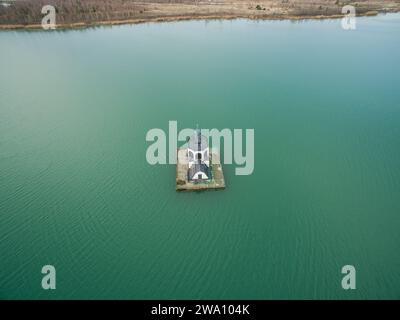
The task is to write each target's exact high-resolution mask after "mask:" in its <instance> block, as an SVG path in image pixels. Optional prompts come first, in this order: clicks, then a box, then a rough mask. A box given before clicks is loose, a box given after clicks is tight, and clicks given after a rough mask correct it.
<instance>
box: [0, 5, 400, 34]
mask: <svg viewBox="0 0 400 320" xmlns="http://www.w3.org/2000/svg"><path fill="white" fill-rule="evenodd" d="M49 4H50V5H52V6H54V7H55V9H56V24H57V27H58V28H74V27H87V26H96V25H113V24H125V23H142V22H150V21H176V20H190V19H234V18H248V19H308V18H313V19H323V18H339V17H342V8H343V7H344V6H345V5H353V6H354V7H355V8H356V14H357V15H360V16H361V15H376V14H378V13H385V12H399V11H400V0H360V1H340V0H258V1H246V0H210V1H208V0H200V1H196V0H141V1H136V0H85V1H83V0H0V29H18V28H26V29H29V28H41V21H42V18H43V16H44V15H43V14H42V13H41V10H42V7H43V6H45V5H49Z"/></svg>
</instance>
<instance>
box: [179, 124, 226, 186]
mask: <svg viewBox="0 0 400 320" xmlns="http://www.w3.org/2000/svg"><path fill="white" fill-rule="evenodd" d="M224 188H225V180H224V175H223V173H222V166H221V163H220V159H219V155H218V153H217V152H216V151H211V149H210V148H209V145H208V138H207V137H206V136H204V135H202V134H201V129H196V130H194V132H193V135H192V136H191V137H190V138H189V140H188V142H187V144H185V145H184V146H182V147H180V148H178V150H177V162H176V190H177V191H198V190H207V189H214V190H217V189H224Z"/></svg>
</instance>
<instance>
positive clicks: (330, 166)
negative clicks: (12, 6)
mask: <svg viewBox="0 0 400 320" xmlns="http://www.w3.org/2000/svg"><path fill="white" fill-rule="evenodd" d="M399 35H400V15H399V14H391V15H386V16H378V17H368V18H358V19H357V29H356V30H352V31H346V30H343V29H342V28H341V24H340V20H324V21H305V22H291V21H257V22H256V21H248V20H234V21H208V22H205V21H191V22H176V23H159V24H153V23H150V24H142V25H134V26H129V25H126V26H117V27H101V28H93V29H84V30H68V31H51V32H48V31H30V32H27V31H2V32H0V298H2V299H17V298H23V299H92V298H99V299H153V298H154V299H382V298H387V299H399V298H400V250H399V248H400V200H399V199H400V198H399V194H400V102H399V101H400V90H399V75H400V64H399V57H400V41H399ZM170 120H176V121H177V122H178V126H179V129H183V128H187V127H195V126H196V124H199V125H200V127H202V128H217V129H220V130H221V129H223V128H230V129H234V128H239V129H246V128H253V129H254V130H255V169H254V172H253V174H252V175H249V176H237V175H235V167H236V166H235V165H225V166H224V167H223V169H224V174H225V180H226V184H227V188H226V190H224V191H217V192H202V193H177V192H175V166H174V165H158V166H151V165H149V164H148V163H147V162H146V150H147V147H148V146H149V143H148V142H146V140H145V137H146V133H147V132H148V130H150V129H152V128H161V129H163V130H165V131H167V129H168V121H170ZM47 264H50V265H54V266H55V268H56V270H57V289H56V290H54V291H52V290H50V291H45V290H43V289H42V287H41V280H42V277H43V275H42V274H41V269H42V266H44V265H47ZM344 265H354V266H355V268H356V271H357V278H356V279H357V282H356V283H357V289H356V290H347V291H346V290H343V289H342V287H341V280H342V277H343V275H342V274H341V268H342V267H343V266H344Z"/></svg>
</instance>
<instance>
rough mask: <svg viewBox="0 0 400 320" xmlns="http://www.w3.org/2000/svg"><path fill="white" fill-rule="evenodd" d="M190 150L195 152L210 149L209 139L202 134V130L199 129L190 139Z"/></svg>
mask: <svg viewBox="0 0 400 320" xmlns="http://www.w3.org/2000/svg"><path fill="white" fill-rule="evenodd" d="M188 148H189V149H192V150H193V151H203V150H204V149H206V148H208V139H207V138H206V137H205V136H204V135H202V134H201V130H200V129H197V130H196V131H195V132H194V134H193V135H192V136H191V137H190V139H189V143H188Z"/></svg>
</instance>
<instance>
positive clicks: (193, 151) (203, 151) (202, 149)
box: [187, 129, 211, 182]
mask: <svg viewBox="0 0 400 320" xmlns="http://www.w3.org/2000/svg"><path fill="white" fill-rule="evenodd" d="M187 157H188V164H189V168H188V180H189V181H192V182H201V181H207V180H210V179H211V173H210V171H211V170H210V151H209V148H208V141H207V138H206V137H205V136H203V135H202V134H201V130H200V129H196V130H195V132H194V134H193V135H192V136H191V137H190V139H189V142H188V148H187Z"/></svg>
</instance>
